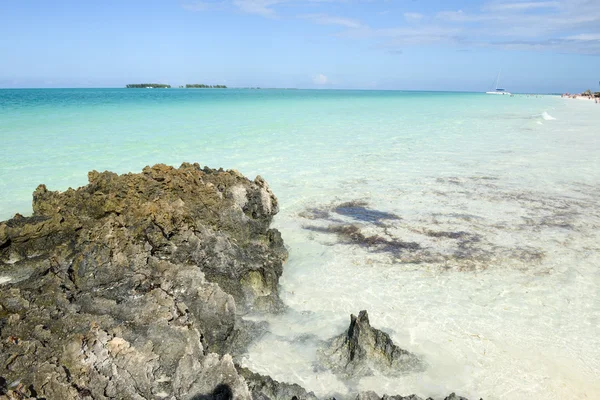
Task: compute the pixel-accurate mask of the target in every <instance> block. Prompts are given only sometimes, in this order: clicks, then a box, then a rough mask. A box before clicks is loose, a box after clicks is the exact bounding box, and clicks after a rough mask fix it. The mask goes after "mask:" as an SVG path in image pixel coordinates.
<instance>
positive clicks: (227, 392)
mask: <svg viewBox="0 0 600 400" xmlns="http://www.w3.org/2000/svg"><path fill="white" fill-rule="evenodd" d="M232 399H233V391H232V390H231V387H230V386H229V385H226V384H223V383H222V384H220V385H217V387H215V388H214V390H213V391H212V392H211V393H208V394H198V395H196V396H194V397H192V398H191V399H190V400H232Z"/></svg>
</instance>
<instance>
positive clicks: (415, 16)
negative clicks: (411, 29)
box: [404, 12, 423, 22]
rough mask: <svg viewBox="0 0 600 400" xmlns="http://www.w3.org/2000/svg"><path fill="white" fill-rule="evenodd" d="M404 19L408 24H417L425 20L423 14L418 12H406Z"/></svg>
mask: <svg viewBox="0 0 600 400" xmlns="http://www.w3.org/2000/svg"><path fill="white" fill-rule="evenodd" d="M404 19H405V20H407V21H408V22H416V21H420V20H422V19H423V14H419V13H416V12H405V13H404Z"/></svg>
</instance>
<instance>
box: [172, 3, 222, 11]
mask: <svg viewBox="0 0 600 400" xmlns="http://www.w3.org/2000/svg"><path fill="white" fill-rule="evenodd" d="M225 4H226V3H225V1H191V2H187V3H183V4H182V5H181V7H183V8H184V9H186V10H188V11H194V12H200V11H207V10H213V9H218V8H221V7H223V6H224V5H225Z"/></svg>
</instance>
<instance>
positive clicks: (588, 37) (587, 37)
mask: <svg viewBox="0 0 600 400" xmlns="http://www.w3.org/2000/svg"><path fill="white" fill-rule="evenodd" d="M565 39H568V40H583V41H600V33H580V34H579V35H572V36H567V37H566V38H565Z"/></svg>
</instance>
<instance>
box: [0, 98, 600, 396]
mask: <svg viewBox="0 0 600 400" xmlns="http://www.w3.org/2000/svg"><path fill="white" fill-rule="evenodd" d="M599 125H600V106H598V105H595V104H593V103H591V102H589V103H588V102H584V101H575V100H567V99H561V98H556V97H527V96H515V97H505V96H485V95H482V94H465V93H424V92H371V91H308V90H307V91H304V90H301V91H299V90H232V89H227V90H176V89H169V90H159V89H152V90H146V89H139V90H135V89H130V90H124V89H77V90H76V89H73V90H66V89H53V90H0V139H1V141H2V146H0V218H2V219H6V218H9V217H10V216H12V215H13V214H14V213H15V212H20V213H22V214H27V213H30V212H31V193H32V191H33V190H34V189H35V187H36V186H37V185H38V184H40V183H45V184H46V185H47V186H48V187H49V189H51V190H64V189H66V188H67V187H69V186H73V187H77V186H80V185H84V184H85V183H86V181H87V172H88V171H89V170H93V169H96V170H106V169H108V170H112V171H115V172H119V173H124V172H129V171H140V170H141V169H142V168H143V167H144V166H145V165H148V164H154V163H158V162H162V163H167V164H172V165H179V164H180V163H181V162H183V161H190V162H198V163H200V164H201V165H208V166H211V167H224V168H228V169H231V168H232V169H237V170H239V171H240V172H242V173H244V174H245V175H247V176H249V177H251V178H253V177H254V176H255V175H257V174H260V175H261V176H263V177H264V178H265V179H266V180H267V181H268V182H269V183H270V185H271V187H272V189H273V191H274V192H275V194H276V195H277V196H278V198H279V200H280V205H281V211H280V213H279V215H278V216H277V217H276V219H275V223H274V224H275V226H276V227H277V228H279V229H280V230H281V231H282V233H283V237H284V240H285V241H286V244H287V245H288V247H289V250H290V259H289V262H288V263H287V264H286V266H285V272H284V275H283V277H282V279H281V294H282V297H283V299H284V301H285V303H286V305H287V306H288V311H287V312H286V313H284V314H283V315H279V316H264V315H252V316H249V318H254V319H266V320H267V321H268V322H269V327H270V329H269V333H267V334H266V335H265V336H263V337H262V338H261V339H260V340H259V341H257V342H256V343H255V344H254V345H253V346H252V347H251V348H250V350H249V352H248V354H247V355H246V356H245V357H244V359H243V360H242V361H243V363H244V364H245V365H247V366H250V367H252V368H253V369H255V370H256V371H257V372H261V373H267V374H270V375H271V376H272V377H273V378H275V379H277V380H281V381H288V382H296V383H300V384H302V385H303V386H305V387H306V388H308V389H310V390H313V391H315V393H316V394H318V395H336V396H343V395H344V394H347V393H350V392H352V391H355V390H357V389H359V390H365V389H372V390H376V391H377V392H378V393H380V394H383V393H384V392H385V393H388V394H405V395H406V394H409V393H417V394H419V395H421V396H440V395H444V394H448V393H449V392H451V391H456V392H457V393H459V394H462V395H464V396H469V397H471V398H476V399H478V398H479V397H483V398H486V399H525V398H528V399H559V398H560V399H564V398H573V399H585V398H589V399H592V398H596V397H597V396H598V393H600V384H599V383H598V382H600V380H599V379H598V377H599V376H600V339H599V338H600V328H599V324H600V299H599V297H598V293H599V289H600V272H599V271H600V268H599V267H600V244H599V243H600V240H599V239H600V238H599V232H600V230H599V227H600V205H599V204H600V202H598V198H600V141H599V139H598V137H599V133H598V126H599ZM362 309H367V310H368V311H369V315H370V319H371V323H372V325H373V326H375V327H377V328H380V329H382V330H384V331H386V332H388V333H389V334H390V335H391V336H392V338H393V339H394V341H395V342H396V344H398V345H399V346H400V347H403V348H405V349H407V350H410V351H412V352H413V353H416V354H418V355H420V356H421V357H422V358H423V359H424V360H425V361H426V363H427V365H428V368H427V369H426V370H425V371H415V372H414V373H407V374H405V375H402V376H401V377H399V378H398V377H395V378H386V377H384V376H370V377H366V378H362V379H360V380H357V381H352V382H347V381H342V380H340V379H339V378H338V377H336V376H335V375H333V374H331V373H329V372H327V371H326V370H324V369H323V368H322V367H321V366H320V365H319V364H318V362H317V358H316V352H317V349H318V348H319V346H321V345H322V343H323V341H325V340H327V339H328V338H330V337H332V336H334V335H337V334H339V333H340V332H342V331H343V330H344V329H346V328H347V325H348V323H349V314H350V313H354V314H357V313H358V312H359V311H360V310H362Z"/></svg>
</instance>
